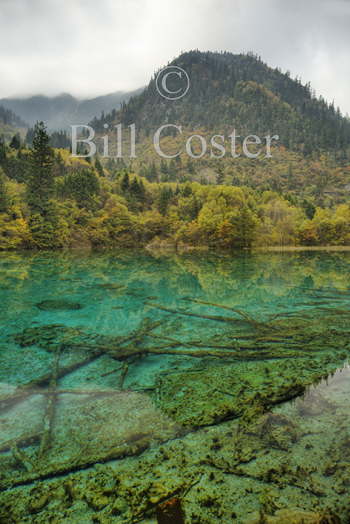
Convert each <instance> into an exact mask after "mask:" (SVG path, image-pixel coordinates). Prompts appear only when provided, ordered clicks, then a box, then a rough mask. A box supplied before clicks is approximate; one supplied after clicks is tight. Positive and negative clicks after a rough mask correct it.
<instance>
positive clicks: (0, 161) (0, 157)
mask: <svg viewBox="0 0 350 524" xmlns="http://www.w3.org/2000/svg"><path fill="white" fill-rule="evenodd" d="M5 163H6V146H5V140H4V138H3V137H2V136H0V166H3V165H5Z"/></svg>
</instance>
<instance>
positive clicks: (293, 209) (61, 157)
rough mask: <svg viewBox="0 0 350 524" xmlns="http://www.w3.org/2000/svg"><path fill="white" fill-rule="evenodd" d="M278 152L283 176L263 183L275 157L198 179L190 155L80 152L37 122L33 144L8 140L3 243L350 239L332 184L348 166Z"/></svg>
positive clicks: (0, 207) (349, 213)
mask: <svg viewBox="0 0 350 524" xmlns="http://www.w3.org/2000/svg"><path fill="white" fill-rule="evenodd" d="M276 155H277V156H276V158H275V160H274V161H275V170H274V171H275V174H276V173H277V175H278V176H277V175H274V176H272V175H271V177H270V178H269V177H268V176H266V177H265V180H264V182H263V183H261V182H260V183H257V179H258V178H259V176H264V172H265V171H266V172H267V170H268V168H267V166H266V164H265V163H264V162H266V161H261V164H258V165H257V167H255V168H254V169H255V171H254V173H253V175H252V177H251V178H250V179H248V178H247V176H246V175H247V169H246V170H245V171H244V170H243V171H242V172H241V173H240V171H239V170H237V172H236V173H234V174H232V173H230V172H229V171H228V170H227V169H226V168H225V169H222V168H221V166H220V165H216V167H215V164H214V165H213V167H214V172H215V169H216V175H215V179H214V180H210V178H203V177H202V178H201V179H199V180H194V177H193V174H194V173H195V169H196V167H195V166H194V165H191V164H186V165H185V166H184V165H183V160H182V159H181V158H178V159H177V160H176V161H175V160H174V161H170V162H169V163H168V162H166V161H165V160H164V159H162V161H161V162H159V163H158V164H156V163H155V162H153V164H152V163H151V164H144V165H142V166H136V167H135V168H134V167H133V166H132V165H128V166H126V165H125V164H124V162H123V161H122V160H119V161H116V160H113V159H109V160H108V161H107V162H106V161H104V160H103V159H101V158H100V157H99V156H95V157H94V158H87V159H83V158H73V157H72V156H71V155H70V152H69V150H67V149H62V148H61V149H58V148H53V147H52V146H51V142H50V136H49V134H48V132H47V130H46V128H45V125H44V124H43V123H42V122H41V123H37V124H36V126H35V129H34V130H33V133H32V145H31V146H30V147H29V146H28V145H27V144H24V143H23V141H22V140H21V138H20V137H19V135H17V134H16V135H14V136H13V138H12V140H11V141H10V142H6V143H5V141H4V140H1V141H0V249H2V250H8V249H54V248H71V247H77V248H78V247H92V248H99V247H104V248H116V247H118V248H124V247H125V248H126V247H127V248H130V247H140V246H147V247H149V248H151V247H164V248H174V249H175V248H183V249H187V248H188V249H189V248H202V249H203V248H206V249H207V248H208V249H214V248H215V249H226V250H231V249H242V248H243V249H244V248H254V247H264V246H323V245H335V246H346V245H350V205H349V201H348V200H349V199H348V196H347V194H346V191H345V190H343V191H340V190H336V189H334V190H333V191H327V190H326V186H327V184H329V181H330V180H332V179H333V182H334V186H335V187H336V186H338V187H340V188H341V187H343V186H344V185H345V184H346V181H347V176H348V171H347V170H346V169H345V168H339V167H338V166H336V165H333V166H332V164H331V162H330V161H329V158H328V157H327V156H326V155H325V156H320V157H319V158H317V159H315V160H314V161H312V162H311V164H310V160H309V161H307V162H306V161H304V164H303V163H302V162H299V163H298V162H297V160H298V159H297V157H291V156H290V155H297V153H290V152H286V151H283V149H282V150H281V151H279V152H276ZM288 155H289V156H288ZM292 158H294V163H293V164H292V163H290V161H291V159H292ZM281 166H282V167H281ZM310 166H311V167H310ZM344 169H345V171H344ZM248 172H249V171H248ZM186 173H187V174H186ZM244 173H245V174H244ZM276 176H277V178H276ZM306 180H307V183H305V181H306ZM323 180H326V181H327V183H326V184H323V185H322V181H323Z"/></svg>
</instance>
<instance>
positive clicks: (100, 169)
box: [95, 155, 105, 176]
mask: <svg viewBox="0 0 350 524" xmlns="http://www.w3.org/2000/svg"><path fill="white" fill-rule="evenodd" d="M95 169H96V171H97V173H98V174H99V175H100V176H105V172H104V170H103V167H102V164H101V161H100V159H99V158H98V155H96V158H95Z"/></svg>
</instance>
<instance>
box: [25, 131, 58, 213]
mask: <svg viewBox="0 0 350 524" xmlns="http://www.w3.org/2000/svg"><path fill="white" fill-rule="evenodd" d="M49 141H50V137H49V135H48V134H47V132H46V128H45V124H44V123H43V122H37V123H36V124H35V128H34V136H33V147H32V150H31V153H30V172H29V177H28V185H27V201H28V205H29V207H30V210H31V212H32V213H38V214H40V215H42V216H46V215H47V213H48V206H49V200H50V199H51V198H52V197H53V195H54V178H53V169H52V168H53V161H54V154H53V149H52V148H51V147H50V146H49Z"/></svg>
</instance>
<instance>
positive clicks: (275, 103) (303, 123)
mask: <svg viewBox="0 0 350 524" xmlns="http://www.w3.org/2000/svg"><path fill="white" fill-rule="evenodd" d="M171 65H177V66H180V67H181V68H183V69H184V70H185V71H186V72H187V74H188V76H189V78H190V89H189V91H188V93H187V94H186V96H184V97H183V98H181V99H180V100H176V101H174V100H166V99H165V98H162V97H160V96H159V94H158V92H157V90H156V85H155V76H156V75H155V76H154V77H153V78H152V79H151V81H150V83H149V85H148V87H147V89H145V91H144V92H143V93H141V94H140V95H139V96H136V97H132V98H131V99H130V100H129V102H128V103H126V104H123V106H122V109H121V110H120V111H119V112H118V113H117V120H118V119H119V120H120V121H122V122H124V123H125V124H130V123H132V122H135V123H136V124H137V126H138V128H140V130H142V131H144V132H145V133H146V134H148V133H151V132H153V130H154V129H156V128H157V127H159V126H160V125H163V124H164V123H167V122H171V123H174V124H181V125H183V126H185V127H187V128H189V129H193V130H195V129H198V128H201V127H203V128H205V129H207V130H215V131H216V132H218V133H219V132H223V131H224V130H226V129H231V130H232V128H233V127H235V128H236V129H237V130H238V131H239V133H240V134H241V135H247V134H250V133H253V134H257V135H259V136H260V135H261V136H263V135H264V134H267V133H273V134H278V135H279V136H280V142H281V144H283V145H284V146H285V147H286V148H288V149H291V150H297V151H302V152H303V153H305V154H309V153H311V152H315V151H320V150H326V151H336V152H338V154H339V156H341V155H343V157H344V155H349V145H350V121H349V119H347V118H344V117H343V116H342V114H341V113H340V110H339V109H336V108H335V107H334V105H333V104H329V103H327V102H326V101H325V100H324V99H323V98H321V97H320V98H317V97H316V95H315V94H314V92H313V91H312V89H311V87H310V85H308V84H307V85H303V84H302V83H301V82H300V80H299V79H292V78H291V77H290V75H289V73H282V72H281V71H280V70H279V69H272V68H270V67H268V66H267V65H266V64H265V63H264V62H262V61H261V60H260V58H258V57H256V56H253V55H250V54H248V55H242V54H240V55H234V54H232V53H212V52H207V53H203V52H200V51H191V52H188V53H184V54H182V55H181V56H179V57H178V58H177V59H175V60H174V61H173V62H171Z"/></svg>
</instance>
